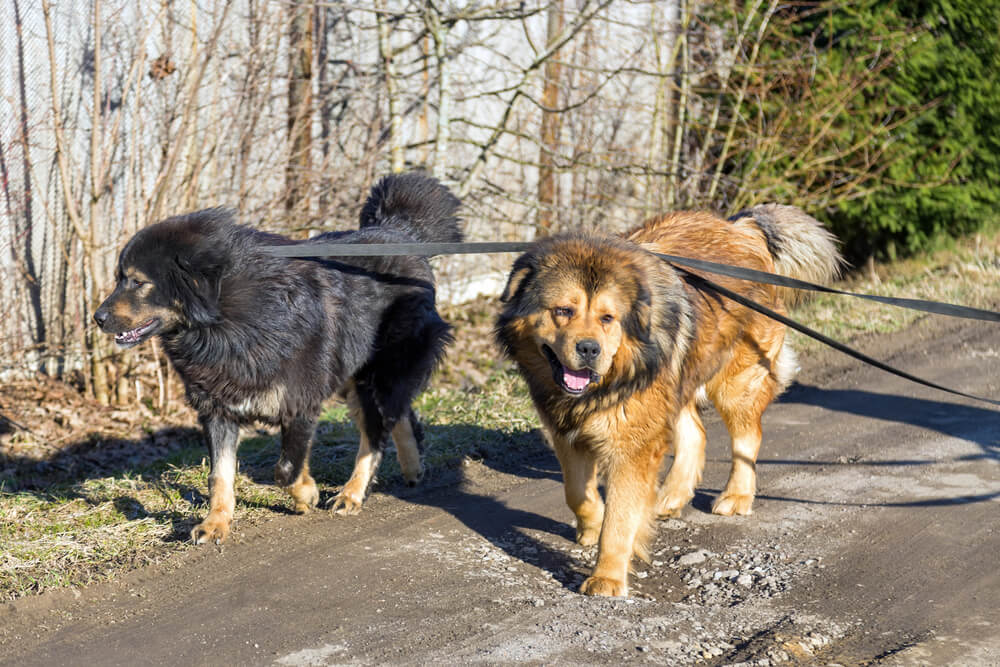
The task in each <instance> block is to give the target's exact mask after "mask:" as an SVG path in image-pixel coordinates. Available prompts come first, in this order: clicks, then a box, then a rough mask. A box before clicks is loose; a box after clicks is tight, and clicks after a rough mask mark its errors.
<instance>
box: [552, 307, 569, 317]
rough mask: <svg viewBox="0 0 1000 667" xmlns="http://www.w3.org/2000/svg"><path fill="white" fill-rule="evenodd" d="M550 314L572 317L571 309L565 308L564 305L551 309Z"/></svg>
mask: <svg viewBox="0 0 1000 667" xmlns="http://www.w3.org/2000/svg"><path fill="white" fill-rule="evenodd" d="M552 315H553V316H554V317H565V318H567V319H568V318H570V317H573V309H572V308H567V307H566V306H556V307H555V308H553V309H552Z"/></svg>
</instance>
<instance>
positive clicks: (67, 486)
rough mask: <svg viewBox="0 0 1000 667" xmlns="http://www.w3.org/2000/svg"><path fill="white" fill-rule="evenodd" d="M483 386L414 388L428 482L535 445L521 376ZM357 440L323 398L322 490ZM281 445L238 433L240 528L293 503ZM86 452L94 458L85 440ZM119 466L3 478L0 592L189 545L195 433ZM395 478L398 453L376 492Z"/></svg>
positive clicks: (200, 513) (503, 372)
mask: <svg viewBox="0 0 1000 667" xmlns="http://www.w3.org/2000/svg"><path fill="white" fill-rule="evenodd" d="M487 384H488V386H487V387H483V388H481V389H469V388H460V387H456V386H453V385H449V383H447V382H445V383H439V382H435V383H434V384H432V386H431V387H430V388H429V389H428V390H427V391H425V392H424V393H423V394H422V395H421V397H420V399H419V400H418V402H417V405H416V407H417V410H418V412H419V413H420V415H421V418H422V421H423V422H424V425H425V450H424V463H425V466H426V470H427V474H426V476H427V478H428V479H430V480H433V479H434V478H435V477H438V478H441V477H447V475H442V473H444V472H445V471H447V470H452V469H456V468H458V467H459V466H460V465H461V463H462V461H463V460H465V459H466V458H474V459H478V460H482V459H491V460H496V461H501V462H502V461H508V460H510V459H511V458H513V457H517V456H520V455H523V454H524V452H527V451H538V450H539V448H540V447H541V445H540V443H539V440H538V438H537V437H535V436H534V435H532V434H531V433H530V430H531V429H533V428H534V427H535V426H536V425H537V421H536V417H535V415H534V411H533V410H532V408H531V405H530V400H529V399H528V397H527V393H526V391H525V390H524V388H523V386H522V385H521V383H520V380H519V379H518V377H517V376H516V374H515V373H513V372H512V371H511V370H509V369H504V368H499V367H498V369H497V370H496V371H495V372H493V373H492V374H491V375H490V376H489V377H488V383H487ZM133 445H134V446H135V447H137V448H138V447H140V446H141V443H138V442H137V443H133ZM95 446H96V447H97V448H98V449H100V445H99V444H98V445H95ZM357 446H358V432H357V430H356V429H355V428H354V425H353V424H352V423H351V422H350V420H349V418H348V416H347V411H346V409H345V408H344V406H343V405H340V404H331V405H329V406H328V408H327V409H326V410H325V411H324V413H323V415H322V417H321V420H320V424H319V426H318V428H317V431H316V443H315V445H314V447H313V455H312V459H311V468H312V471H313V475H314V476H315V477H316V479H317V481H318V483H319V484H320V488H321V490H322V491H323V493H324V497H328V496H329V495H331V493H332V492H333V491H335V490H336V485H338V484H342V483H343V482H345V481H346V480H347V478H348V476H349V475H350V472H351V469H352V468H353V466H354V457H355V453H356V452H357ZM279 450H280V438H279V436H278V435H277V433H262V432H259V431H258V432H256V433H253V434H249V435H244V437H243V438H242V439H241V442H240V449H239V474H238V476H237V480H236V513H235V519H234V521H235V524H236V529H237V530H238V529H239V527H240V526H244V527H245V526H248V525H253V524H254V523H258V522H260V521H264V520H266V519H268V518H270V517H273V516H274V513H275V511H282V510H283V509H286V508H290V505H291V503H290V501H289V499H288V497H287V496H286V494H285V493H284V491H282V490H281V489H280V488H278V487H277V486H275V485H274V483H273V481H272V480H273V469H274V463H275V461H277V459H278V454H279ZM85 456H86V458H88V459H91V458H95V457H93V450H92V449H87V450H86V454H85ZM119 467H120V468H121V469H119V470H117V471H116V472H115V473H114V474H112V475H102V474H98V473H97V470H98V468H96V467H95V466H88V465H87V464H86V463H82V462H81V463H80V464H79V465H74V466H67V465H65V464H64V463H60V464H59V466H53V465H43V466H42V468H44V469H45V470H46V471H47V472H46V473H44V474H42V475H41V476H40V477H36V478H33V479H34V482H33V483H32V484H31V487H30V488H19V487H16V486H15V485H14V483H15V481H16V474H15V475H13V476H8V478H7V479H6V481H5V482H4V481H2V480H0V545H3V548H2V550H0V600H12V599H16V598H18V597H22V596H25V595H31V594H37V593H41V592H43V591H46V590H49V589H53V588H59V587H66V586H82V585H86V584H88V583H91V582H96V581H101V580H106V579H108V578H110V577H112V576H114V575H116V574H119V573H121V572H123V571H127V570H130V569H133V568H136V567H139V566H142V565H144V564H147V563H151V562H155V561H157V560H160V559H162V558H164V557H166V556H168V555H169V554H171V553H173V552H176V551H179V550H183V549H187V548H192V547H191V545H190V542H189V540H188V535H189V533H190V531H191V529H192V528H193V527H194V525H195V524H196V523H197V522H198V521H200V520H201V518H203V517H204V515H205V514H206V513H207V511H208V498H207V489H208V473H209V465H208V452H207V451H206V450H205V448H204V446H203V445H202V444H201V443H200V442H199V441H198V439H196V438H188V439H187V440H186V441H185V443H184V444H182V445H181V446H179V447H177V448H174V449H173V450H171V451H170V452H169V453H168V454H165V455H163V456H162V457H161V458H159V459H157V460H154V461H151V462H148V463H146V464H143V465H138V466H128V465H122V466H119ZM50 468H59V470H55V471H53V470H49V469H50ZM63 468H67V469H69V470H71V472H65V471H63V470H62V469H63ZM32 474H33V475H34V471H33V470H32ZM402 481H403V479H402V474H401V472H400V469H399V465H398V463H397V462H396V457H395V456H393V455H391V454H390V455H388V456H386V457H385V458H384V459H383V462H382V465H381V467H380V469H379V472H378V481H377V483H376V486H375V489H376V490H381V491H384V490H387V489H392V488H393V487H395V486H397V485H399V484H401V483H402Z"/></svg>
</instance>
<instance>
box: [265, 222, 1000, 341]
mask: <svg viewBox="0 0 1000 667" xmlns="http://www.w3.org/2000/svg"><path fill="white" fill-rule="evenodd" d="M533 245H534V244H533V243H530V242H518V241H499V242H494V243H319V242H318V243H309V242H305V243H296V244H292V245H281V246H269V247H268V248H266V250H267V252H268V253H270V254H272V255H277V256H279V257H376V256H388V255H394V256H398V255H414V256H419V257H433V256H435V255H469V254H478V253H498V252H524V251H525V250H528V249H529V248H531V247H532V246H533ZM640 247H642V246H640ZM653 254H654V255H656V256H657V257H660V258H661V259H665V260H667V261H668V262H671V263H673V264H679V265H681V266H686V267H689V268H692V269H698V270H700V271H708V272H709V273H715V274H717V275H722V276H729V277H730V278H738V279H739V280H752V281H754V282H758V283H765V284H768V285H777V286H779V287H790V288H792V289H800V290H807V291H811V292H825V293H827V294H839V295H842V296H852V297H855V298H858V299H868V300H869V301H875V302H878V303H884V304H886V305H889V306H895V307H897V308H908V309H910V310H918V311H921V312H925V313H934V314H935V315H947V316H949V317H961V318H965V319H974V320H986V321H988V322H1000V313H997V312H994V311H992V310H982V309H980V308H970V307H968V306H958V305H955V304H951V303H941V302H938V301H924V300H922V299H903V298H898V297H891V296H877V295H874V294H861V293H858V292H846V291H844V290H839V289H836V288H834V287H826V286H824V285H817V284H815V283H810V282H806V281H804V280H796V279H795V278H789V277H787V276H779V275H777V274H775V273H767V272H766V271H756V270H754V269H747V268H743V267H741V266H730V265H729V264H719V263H718V262H709V261H706V260H703V259H693V258H691V257H680V256H678V255H667V254H664V253H659V252H654V253H653Z"/></svg>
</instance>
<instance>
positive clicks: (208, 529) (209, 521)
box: [191, 512, 229, 544]
mask: <svg viewBox="0 0 1000 667" xmlns="http://www.w3.org/2000/svg"><path fill="white" fill-rule="evenodd" d="M228 535H229V518H228V517H227V516H226V515H225V514H222V513H221V512H218V513H214V514H213V513H209V515H208V516H207V517H205V520H204V521H202V522H201V523H199V524H198V525H197V526H195V527H194V529H193V530H192V531H191V540H192V541H193V542H194V543H195V544H206V543H208V542H215V543H216V544H222V542H223V540H225V539H226V537H227V536H228Z"/></svg>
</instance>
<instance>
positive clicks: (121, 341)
mask: <svg viewBox="0 0 1000 667" xmlns="http://www.w3.org/2000/svg"><path fill="white" fill-rule="evenodd" d="M234 226H235V225H234V224H233V222H232V214H231V213H230V212H229V211H226V210H224V209H207V210H204V211H197V212H195V213H189V214H187V215H182V216H177V217H174V218H169V219H167V220H164V221H163V222H158V223H156V224H154V225H150V226H149V227H146V228H145V229H142V230H140V231H139V232H138V233H137V234H136V235H135V236H133V237H132V239H131V240H130V241H129V242H128V244H127V245H126V246H125V248H124V249H123V250H122V252H121V255H119V257H118V267H117V270H116V272H115V273H116V276H115V277H116V279H117V284H116V285H115V289H114V291H113V292H112V293H111V295H110V296H109V297H108V298H107V299H105V300H104V303H102V304H101V306H100V308H98V309H97V312H95V313H94V320H95V321H96V322H97V324H98V326H100V327H101V330H102V331H104V332H105V333H110V334H114V335H115V343H117V344H118V345H119V346H121V347H133V346H135V345H138V344H139V343H141V342H143V341H144V340H146V339H147V338H150V337H152V336H155V335H157V334H168V333H171V332H173V331H176V330H178V329H181V328H190V327H204V326H210V325H212V324H214V323H216V322H218V321H219V318H220V311H219V292H220V286H221V279H222V275H223V273H224V271H225V270H226V268H227V264H226V262H227V257H228V253H227V252H226V251H225V248H223V247H222V243H223V240H224V238H225V236H226V233H225V232H226V230H227V229H231V228H233V227H234Z"/></svg>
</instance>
